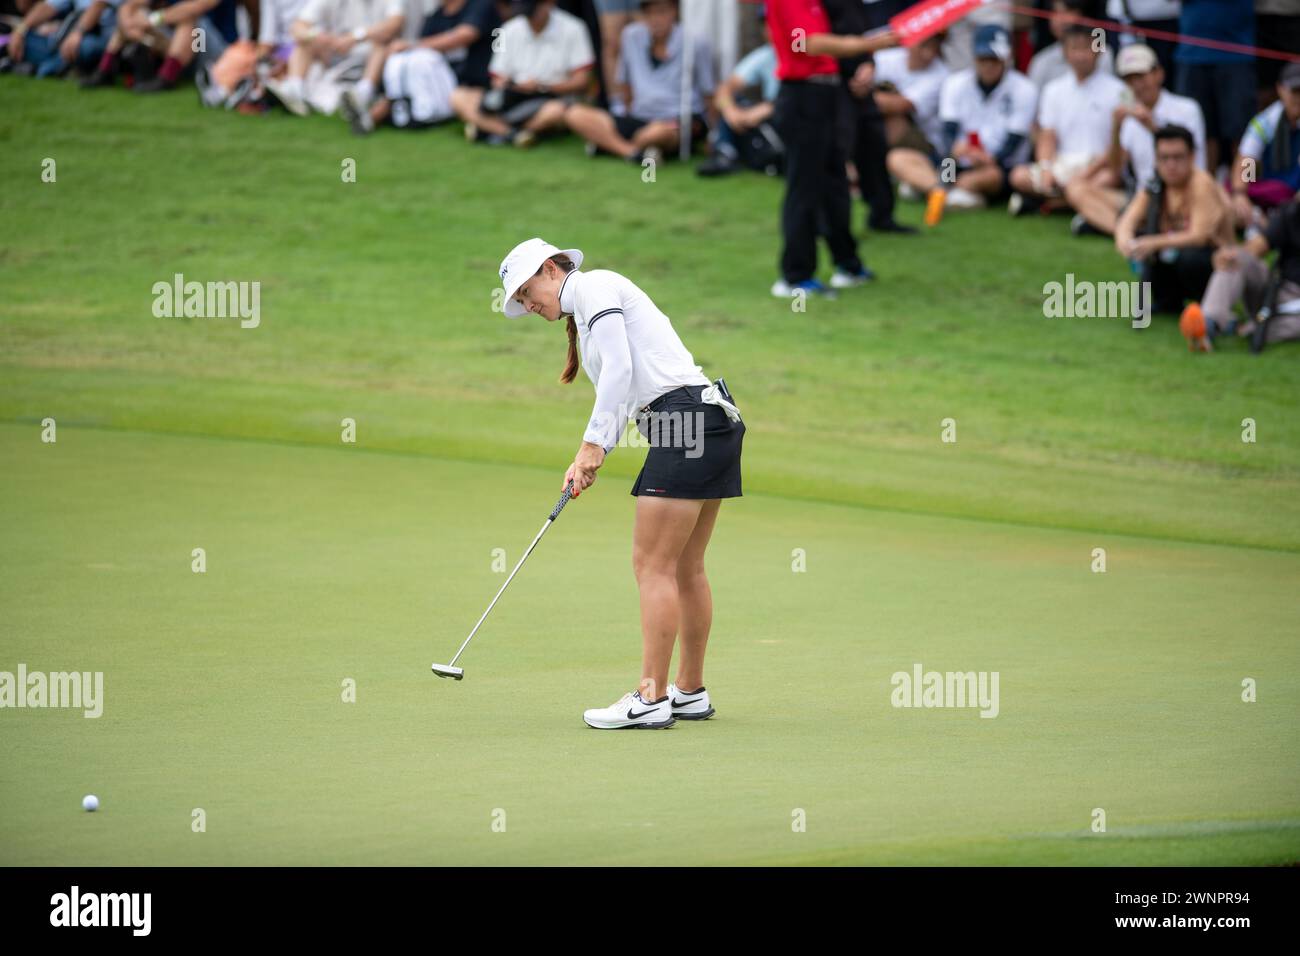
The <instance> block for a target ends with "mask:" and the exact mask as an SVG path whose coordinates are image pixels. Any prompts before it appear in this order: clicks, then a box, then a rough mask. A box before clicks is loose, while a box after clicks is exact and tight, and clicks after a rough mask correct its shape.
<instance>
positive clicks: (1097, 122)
mask: <svg viewBox="0 0 1300 956" xmlns="http://www.w3.org/2000/svg"><path fill="white" fill-rule="evenodd" d="M1123 92H1124V81H1123V80H1120V79H1119V78H1117V77H1115V76H1113V75H1112V74H1110V73H1103V72H1102V71H1101V70H1100V69H1098V68H1096V67H1094V68H1093V71H1092V72H1091V73H1089V74H1088V77H1087V79H1085V80H1084V81H1083V82H1082V83H1080V82H1079V80H1078V78H1077V77H1075V75H1074V71H1073V70H1071V71H1070V72H1069V73H1066V74H1065V75H1064V76H1058V77H1057V78H1056V79H1054V80H1052V82H1050V83H1048V84H1047V86H1045V87H1043V101H1042V103H1041V104H1039V107H1038V125H1039V126H1040V127H1042V128H1043V129H1050V130H1052V131H1053V132H1054V133H1056V155H1058V156H1087V157H1088V158H1090V159H1091V158H1092V157H1094V156H1100V155H1101V154H1102V153H1104V152H1106V150H1107V149H1109V148H1110V127H1111V123H1112V121H1113V115H1114V113H1115V107H1117V106H1119V98H1120V95H1121V94H1122V93H1123Z"/></svg>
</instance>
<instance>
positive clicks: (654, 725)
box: [582, 717, 677, 730]
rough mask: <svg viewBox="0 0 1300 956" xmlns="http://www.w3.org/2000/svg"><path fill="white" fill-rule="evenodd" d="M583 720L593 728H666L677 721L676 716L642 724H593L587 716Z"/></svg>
mask: <svg viewBox="0 0 1300 956" xmlns="http://www.w3.org/2000/svg"><path fill="white" fill-rule="evenodd" d="M582 722H583V723H584V724H586V725H587V726H588V727H590V728H591V729H592V730H665V729H667V728H669V727H671V726H672V725H673V724H675V723H677V718H676V717H669V718H668V719H667V720H652V721H647V722H645V723H641V724H613V725H608V724H593V723H592V722H591V721H589V720H588V719H587V718H586V717H584V718H582Z"/></svg>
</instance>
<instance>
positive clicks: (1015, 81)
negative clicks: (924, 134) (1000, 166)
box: [935, 67, 1038, 164]
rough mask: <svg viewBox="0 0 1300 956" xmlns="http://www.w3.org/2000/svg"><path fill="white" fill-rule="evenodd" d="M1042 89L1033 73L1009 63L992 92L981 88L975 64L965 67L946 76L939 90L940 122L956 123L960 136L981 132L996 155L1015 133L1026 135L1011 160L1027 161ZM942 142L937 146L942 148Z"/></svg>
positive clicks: (987, 147) (988, 150)
mask: <svg viewBox="0 0 1300 956" xmlns="http://www.w3.org/2000/svg"><path fill="white" fill-rule="evenodd" d="M1037 104H1038V90H1037V89H1035V88H1034V84H1033V83H1030V82H1029V77H1027V76H1025V74H1023V73H1017V72H1016V71H1015V70H1013V69H1011V67H1007V69H1006V71H1005V72H1004V73H1003V74H1002V80H1001V82H999V83H998V85H997V86H995V87H993V90H992V92H990V93H989V95H988V96H985V95H984V91H983V90H982V89H980V85H979V80H978V79H976V77H975V68H974V67H971V68H970V69H966V70H962V71H960V72H958V73H954V74H952V76H950V77H948V79H946V80H944V83H943V88H942V89H941V90H940V91H939V121H940V123H956V124H957V127H958V133H957V138H958V139H959V140H960V139H964V138H965V137H966V136H968V135H969V134H970V133H972V132H975V133H979V137H980V145H981V146H983V147H984V149H985V151H986V152H988V153H989V154H990V155H993V156H996V155H997V154H998V152H999V151H1000V150H1001V149H1002V144H1003V143H1005V142H1006V141H1007V137H1008V136H1010V135H1011V134H1013V133H1019V134H1020V135H1021V136H1023V137H1025V141H1024V142H1023V143H1021V144H1020V147H1019V148H1018V149H1017V150H1016V152H1015V154H1014V155H1013V156H1011V157H1010V158H1009V160H1008V162H1009V163H1012V164H1014V163H1021V162H1024V161H1025V159H1026V158H1028V156H1029V130H1030V128H1031V127H1032V126H1033V125H1034V108H1035V106H1037ZM942 145H943V144H942V143H936V144H935V146H936V147H940V148H942Z"/></svg>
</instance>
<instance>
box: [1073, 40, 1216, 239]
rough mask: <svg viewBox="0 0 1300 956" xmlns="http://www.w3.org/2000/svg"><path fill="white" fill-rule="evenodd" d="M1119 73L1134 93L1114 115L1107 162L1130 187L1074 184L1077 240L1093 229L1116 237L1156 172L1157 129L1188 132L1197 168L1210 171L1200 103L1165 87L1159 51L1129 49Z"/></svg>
mask: <svg viewBox="0 0 1300 956" xmlns="http://www.w3.org/2000/svg"><path fill="white" fill-rule="evenodd" d="M1118 69H1119V75H1120V77H1122V79H1123V82H1124V84H1125V85H1126V86H1127V87H1128V89H1127V90H1126V94H1127V95H1125V96H1124V97H1123V101H1122V102H1121V103H1120V105H1119V106H1117V107H1115V110H1114V112H1113V114H1112V120H1111V128H1110V148H1109V150H1108V151H1107V154H1106V161H1107V163H1108V164H1109V165H1110V168H1111V171H1112V172H1113V173H1114V174H1115V175H1116V176H1117V177H1120V178H1121V181H1122V182H1123V184H1124V188H1120V187H1119V186H1115V187H1111V186H1103V185H1097V184H1095V183H1094V182H1092V181H1091V180H1087V179H1084V178H1082V177H1079V178H1076V179H1074V180H1073V181H1071V182H1070V183H1069V184H1068V185H1067V186H1066V187H1065V199H1066V201H1067V202H1068V203H1069V204H1070V205H1071V206H1072V207H1074V209H1076V210H1078V214H1077V215H1076V216H1075V217H1074V221H1073V222H1072V223H1071V224H1070V231H1071V232H1073V233H1074V234H1075V235H1076V236H1077V235H1082V234H1084V233H1085V232H1089V231H1095V232H1100V233H1104V234H1106V235H1108V236H1109V235H1113V234H1114V232H1115V223H1116V221H1117V220H1118V219H1119V213H1120V210H1121V209H1123V208H1124V206H1125V205H1127V204H1128V201H1129V199H1130V197H1132V195H1133V192H1134V190H1135V189H1140V188H1142V187H1144V186H1146V185H1147V184H1148V183H1150V182H1151V180H1152V178H1153V177H1154V176H1155V174H1156V147H1155V131H1156V130H1158V129H1159V128H1160V127H1162V126H1181V127H1183V128H1184V129H1186V130H1188V131H1189V132H1190V133H1191V134H1192V138H1193V140H1194V141H1195V143H1196V149H1195V154H1196V166H1197V167H1198V168H1199V169H1204V168H1205V120H1204V119H1203V118H1202V116H1201V107H1200V106H1199V105H1198V104H1197V102H1196V100H1194V99H1191V98H1190V97H1187V96H1178V95H1177V94H1175V93H1170V92H1169V91H1168V90H1166V89H1165V88H1164V81H1165V71H1164V69H1163V68H1162V67H1161V66H1160V60H1159V58H1157V56H1156V53H1155V51H1154V50H1152V49H1151V48H1150V47H1149V46H1146V45H1144V44H1141V43H1135V44H1131V45H1129V46H1126V47H1124V48H1123V49H1122V50H1120V51H1119V63H1118Z"/></svg>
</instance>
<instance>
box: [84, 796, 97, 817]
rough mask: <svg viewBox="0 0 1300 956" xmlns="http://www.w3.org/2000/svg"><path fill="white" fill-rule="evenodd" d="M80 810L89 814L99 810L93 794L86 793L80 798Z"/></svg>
mask: <svg viewBox="0 0 1300 956" xmlns="http://www.w3.org/2000/svg"><path fill="white" fill-rule="evenodd" d="M81 808H82V809H83V810H87V811H89V812H91V813H93V812H95V811H96V810H98V809H99V797H97V796H95V795H94V794H93V793H88V794H86V795H85V796H84V797H82V798H81Z"/></svg>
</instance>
